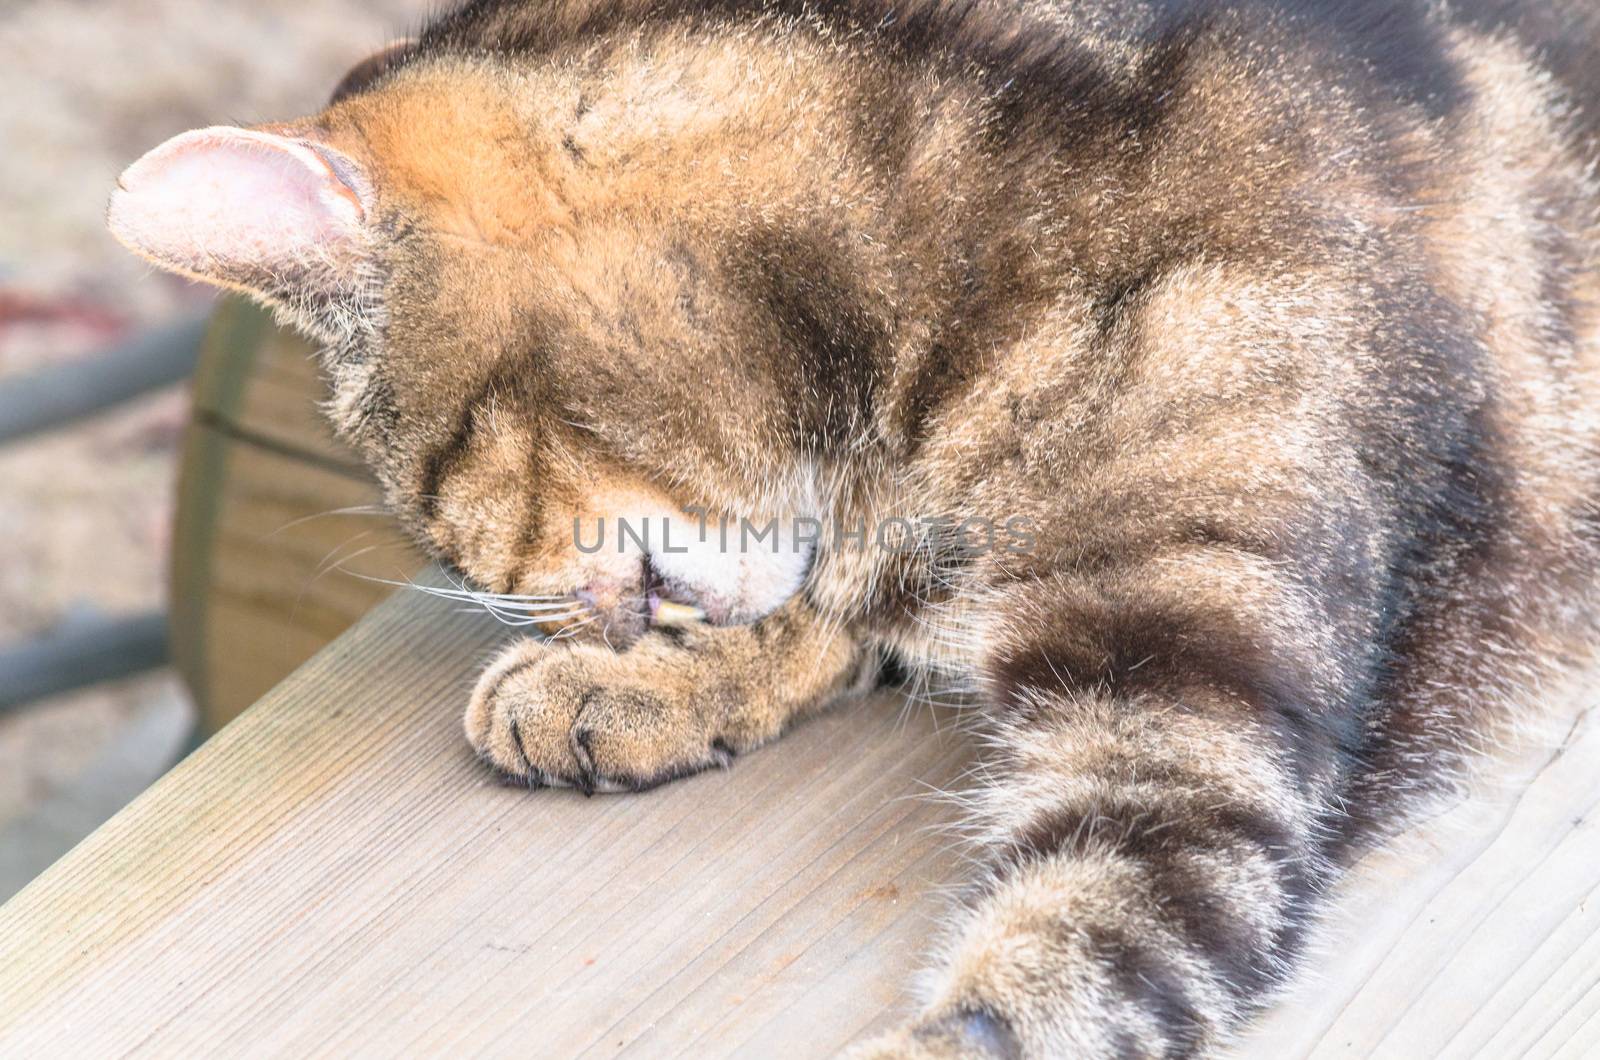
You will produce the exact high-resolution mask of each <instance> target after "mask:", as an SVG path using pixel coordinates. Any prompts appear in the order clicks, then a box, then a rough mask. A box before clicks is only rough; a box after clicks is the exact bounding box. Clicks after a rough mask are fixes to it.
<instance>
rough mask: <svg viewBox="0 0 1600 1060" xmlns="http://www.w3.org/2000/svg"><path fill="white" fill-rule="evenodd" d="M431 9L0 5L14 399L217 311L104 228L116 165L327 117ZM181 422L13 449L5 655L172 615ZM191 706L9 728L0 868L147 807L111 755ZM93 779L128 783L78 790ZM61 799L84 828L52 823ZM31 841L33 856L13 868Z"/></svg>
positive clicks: (155, 0)
mask: <svg viewBox="0 0 1600 1060" xmlns="http://www.w3.org/2000/svg"><path fill="white" fill-rule="evenodd" d="M428 6H429V5H428V4H426V3H424V2H422V0H370V2H365V3H359V2H354V0H316V2H315V3H309V4H308V3H304V2H303V0H293V2H292V0H221V2H214V3H203V2H198V0H121V2H119V3H116V4H91V3H86V2H83V0H10V2H0V386H4V385H5V379H6V377H7V376H8V375H14V374H16V373H19V372H24V371H27V370H29V369H31V368H36V367H40V366H43V365H48V364H52V363H59V362H62V361H66V360H69V359H71V358H74V357H79V356H82V355H84V354H85V353H88V352H90V351H93V350H95V349H97V348H99V347H100V346H102V345H104V344H106V343H110V342H115V341H117V340H118V339H120V338H123V337H126V336H129V335H131V334H135V333H137V332H138V331H139V330H141V329H142V328H145V327H148V326H150V325H152V324H154V323H157V322H160V321H162V320H165V319H169V318H171V317H172V316H173V315H175V314H177V313H180V312H182V311H184V310H186V309H193V308H194V307H196V306H199V305H204V304H205V302H206V301H207V300H208V299H209V297H210V295H209V294H208V293H207V292H205V291H202V290H198V289H196V288H195V287H193V286H192V285H188V284H185V283H182V282H180V281H176V280H173V279H171V278H169V277H167V276H164V275H160V274H156V273H154V272H152V271H151V270H150V269H149V268H147V267H146V266H144V265H143V264H141V263H139V262H138V261H136V260H135V259H134V258H133V257H132V256H131V255H129V254H127V253H126V252H124V251H123V250H122V249H121V248H120V247H118V246H117V245H116V244H115V243H114V242H113V240H112V239H111V238H110V236H108V235H107V234H106V233H105V229H104V225H103V222H102V215H103V211H104V207H105V199H106V195H107V193H108V192H109V190H110V188H111V186H112V182H113V181H114V180H115V178H116V175H117V173H118V172H119V171H120V170H121V169H122V168H123V166H125V165H126V164H127V163H128V162H130V161H132V160H133V159H134V158H136V157H137V156H138V155H139V154H140V153H142V152H143V151H144V150H146V149H148V148H149V147H152V146H154V145H155V144H157V143H159V142H160V141H161V140H163V139H165V138H166V137H168V136H171V135H173V134H175V133H178V132H181V131H183V130H185V129H189V128H193V127H196V126H203V125H211V124H219V123H227V122H242V123H249V122H252V121H257V120H268V119H276V118H283V117H288V116H291V115H294V114H299V113H305V112H308V111H311V110H314V109H315V108H316V107H318V106H319V105H320V104H321V102H322V101H323V99H324V98H325V96H326V93H327V91H328V89H329V87H330V86H332V85H333V83H334V82H335V81H336V80H337V78H338V76H339V75H340V74H342V73H343V72H344V70H346V69H347V68H348V67H349V66H350V64H351V63H352V62H354V61H356V60H358V59H359V58H361V57H362V56H363V55H365V54H367V53H368V52H370V51H372V50H373V49H374V48H377V47H379V46H381V45H382V44H384V43H385V42H386V41H388V40H391V39H393V38H394V37H395V36H400V35H403V34H404V33H405V32H406V31H407V30H408V29H409V28H411V27H412V26H413V25H414V24H415V22H416V20H417V19H418V18H419V17H420V16H421V15H422V14H423V13H425V11H426V9H427V7H428ZM186 414H187V406H186V400H185V397H184V395H183V394H182V393H181V392H178V391H173V392H169V393H162V394H157V395H152V396H150V397H148V398H146V399H143V400H141V401H139V402H137V403H134V404H131V405H129V406H127V407H125V408H123V409H120V410H117V411H116V412H114V413H111V414H108V415H106V416H103V417H100V418H99V419H97V420H95V421H93V422H90V423H86V424H81V425H77V426H74V427H72V428H70V429H67V430H63V431H59V432H56V433H53V434H50V435H46V436H41V437H38V438H35V439H30V440H28V441H26V442H23V443H18V444H15V445H12V446H9V447H6V448H4V449H0V541H3V542H5V544H6V546H7V547H6V548H5V549H4V550H3V552H0V644H4V643H5V642H7V641H11V640H14V639H16V638H20V637H26V636H29V635H31V634H35V633H38V632H39V631H42V630H45V629H48V628H49V627H51V626H52V625H54V624H55V623H57V622H59V621H61V620H62V619H63V618H64V617H66V616H68V615H70V614H71V613H72V612H73V611H74V610H75V609H85V608H92V609H97V610H102V611H110V612H123V611H136V610H142V609H146V608H151V607H156V606H159V605H160V603H161V600H162V597H163V595H164V592H165V583H166V578H165V568H166V554H167V547H168V542H169V527H170V515H171V511H172V501H173V498H172V484H173V480H174V477H175V470H176V469H175V467H174V455H175V452H176V447H177V441H178V438H179V435H180V433H181V431H182V426H183V422H184V417H185V416H186ZM178 703H181V692H180V691H179V689H178V687H177V683H176V682H175V681H174V680H173V679H172V678H171V676H170V675H155V676H152V677H147V678H143V679H140V680H136V681H129V682H125V683H123V684H121V685H119V686H112V687H106V688H100V689H93V690H90V691H86V692H82V693H77V694H74V695H71V696H66V697H61V698H60V699H58V700H53V701H50V702H46V703H40V704H35V705H33V706H30V707H29V708H27V709H25V710H23V711H21V712H18V713H16V714H13V715H11V716H9V717H0V844H9V845H10V848H9V849H5V850H0V862H3V863H5V864H9V865H12V866H13V867H14V866H15V865H18V864H24V863H31V861H38V860H40V859H41V858H47V856H53V854H50V852H51V851H55V850H57V848H61V849H64V847H63V846H62V844H63V843H69V842H70V841H71V840H73V839H75V838H77V836H76V835H75V834H72V833H74V832H75V831H76V832H81V831H82V830H84V829H86V828H88V827H91V826H92V824H93V822H94V820H95V819H96V817H97V815H98V816H104V815H105V814H109V813H110V812H113V811H114V810H115V809H116V806H117V803H118V802H119V801H120V800H122V799H125V798H127V797H129V796H130V795H131V794H132V793H133V792H134V791H136V790H137V785H136V784H135V783H134V782H133V779H132V778H135V777H136V776H138V775H140V774H141V770H142V771H143V773H147V774H148V775H149V777H151V778H153V777H154V776H155V775H157V774H158V773H159V771H160V768H161V765H162V763H161V762H160V761H159V760H151V761H146V762H132V763H129V762H118V761H115V759H116V756H115V751H116V744H117V741H118V740H119V739H121V738H122V734H125V733H152V732H157V731H158V730H159V732H160V733H163V734H165V733H167V730H169V729H171V728H172V725H171V718H172V717H173V715H174V710H175V709H176V708H175V707H174V704H178ZM151 718H158V719H161V720H160V721H159V723H157V722H152V721H150V719H151ZM164 741H165V742H164ZM128 742H129V746H130V748H132V750H130V751H129V752H128V753H129V754H142V755H145V756H146V757H150V756H155V758H157V759H158V758H159V757H160V755H163V754H168V753H170V747H168V744H170V743H171V741H170V740H169V739H167V737H166V736H164V735H163V736H159V737H156V736H147V737H141V738H138V739H133V738H130V739H129V741H128ZM163 748H165V750H163ZM108 763H113V764H112V765H108ZM91 767H93V768H94V769H99V770H102V771H104V772H105V773H106V774H107V775H108V776H110V775H113V774H114V775H115V776H116V778H117V782H116V783H114V784H111V783H108V784H106V785H103V786H102V788H103V789H104V790H100V789H96V790H95V791H94V792H92V793H91V795H89V796H84V795H83V790H84V789H83V783H84V779H85V778H84V774H85V772H86V771H90V770H91ZM69 795H70V797H71V799H69V801H71V800H76V801H75V802H74V803H73V805H74V808H73V810H72V812H70V813H61V812H57V811H59V809H60V804H61V802H62V800H63V799H64V798H67V797H68V796H69ZM85 798H87V799H88V802H89V804H88V805H86V804H85V803H84V799H85ZM95 799H99V800H100V802H99V803H95V802H94V800H95ZM52 800H54V801H52ZM30 814H32V815H34V817H35V818H37V819H36V820H32V821H30V819H29V815H30ZM41 821H44V822H46V824H40V822H41ZM49 822H56V823H49ZM46 825H48V826H46ZM19 836H23V837H26V838H18V837H19ZM23 843H27V844H31V845H32V847H33V848H34V849H31V850H30V851H20V852H19V850H18V849H17V847H18V844H23ZM3 876H4V873H3V872H0V877H3ZM3 883H4V880H3V879H0V897H3V896H4V893H3V892H4V886H3Z"/></svg>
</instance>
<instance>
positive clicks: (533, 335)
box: [109, 46, 860, 637]
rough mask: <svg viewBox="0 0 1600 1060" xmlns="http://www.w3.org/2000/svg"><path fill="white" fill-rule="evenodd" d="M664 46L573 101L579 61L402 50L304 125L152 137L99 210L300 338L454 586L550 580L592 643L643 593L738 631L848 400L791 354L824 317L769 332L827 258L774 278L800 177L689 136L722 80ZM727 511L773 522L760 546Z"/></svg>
mask: <svg viewBox="0 0 1600 1060" xmlns="http://www.w3.org/2000/svg"><path fill="white" fill-rule="evenodd" d="M645 59H648V60H650V61H654V62H657V63H659V62H660V61H662V60H661V57H660V56H659V55H658V56H654V57H648V56H647V57H645ZM645 59H639V58H638V57H631V58H630V57H629V56H627V55H618V56H611V57H609V58H604V59H593V58H591V62H592V63H595V64H600V65H604V64H605V63H613V64H625V63H628V62H635V61H645ZM684 61H685V63H689V64H691V65H690V66H686V68H685V75H684V76H682V77H680V78H678V80H677V81H676V87H675V88H674V89H672V90H671V91H672V92H676V93H678V94H679V95H680V96H681V98H668V97H667V96H661V97H657V98H650V99H634V100H632V101H630V100H628V99H626V98H620V97H617V96H611V97H606V98H602V99H597V100H591V99H589V98H586V96H585V90H584V80H583V78H582V77H580V76H575V75H574V76H555V75H554V74H549V75H547V74H545V73H541V72H540V71H537V70H534V71H529V70H521V69H516V68H513V67H511V66H509V65H505V64H502V63H499V62H496V61H492V60H489V59H485V58H483V57H474V56H462V55H455V56H449V55H446V56H437V55H429V54H419V53H417V52H416V50H415V49H414V48H411V47H410V46H400V47H399V48H397V49H394V50H392V51H391V52H388V53H386V54H385V55H383V56H381V57H379V58H378V59H375V60H374V61H373V62H372V63H369V64H366V66H365V68H364V69H358V71H355V72H353V73H352V76H351V78H348V79H347V82H346V84H345V85H344V86H342V87H341V90H340V92H339V93H337V94H336V96H335V99H334V101H333V102H332V103H331V105H330V106H329V107H328V108H327V109H326V110H324V111H323V112H321V113H319V114H317V115H315V116H313V117H310V118H306V119H304V120H299V121H291V122H285V123H279V124H270V125H263V126H257V127H253V128H235V127H214V128H207V129H200V130H196V131H193V132H189V133H185V134H183V135H181V136H178V137H176V138H174V139H172V140H169V141H168V142H166V143H164V144H162V145H160V146H159V147H157V148H155V149H154V150H152V151H151V152H149V153H148V154H146V155H145V156H144V157H143V158H141V159H139V160H138V161H137V162H135V163H134V164H133V165H132V166H130V167H129V168H128V169H127V171H126V172H125V173H124V174H123V175H122V177H121V178H120V179H119V181H118V186H117V189H116V191H115V192H114V193H113V196H112V199H111V205H110V213H109V223H110V227H111V230H112V232H113V233H114V234H115V235H116V236H117V238H118V239H120V240H121V241H122V242H123V243H125V244H126V245H127V246H129V247H130V248H132V249H133V250H135V251H136V252H138V253H139V254H141V255H143V256H145V257H146V258H148V259H149V260H151V261H153V262H154V263H156V264H157V265H159V266H161V267H162V268H165V269H169V270H172V271H175V272H179V273H182V274H184V275H187V276H189V277H192V278H195V279H198V280H202V281H205V282H207V283H211V284H217V285H221V286H225V287H230V288H234V289H237V290H241V291H244V292H247V293H249V294H251V295H253V296H255V297H257V298H259V299H261V300H263V301H265V302H267V303H269V304H271V305H273V306H274V307H276V308H277V309H278V310H279V311H280V312H281V313H282V314H283V315H284V316H285V317H286V318H287V319H288V320H290V321H291V322H293V323H294V324H296V325H297V326H299V327H301V328H302V329H304V330H306V331H307V332H309V333H310V334H312V335H313V336H315V337H316V338H317V339H319V340H320V341H321V342H323V343H324V344H325V345H326V347H327V353H326V367H327V371H328V376H329V379H330V383H331V391H332V393H331V397H330V400H329V403H328V411H329V413H330V416H331V418H332V420H333V422H334V424H335V426H336V428H337V429H338V431H339V432H340V433H341V434H342V435H343V436H344V437H346V438H347V439H349V440H350V441H351V442H352V443H354V444H355V445H356V446H357V447H358V449H359V450H360V451H361V452H362V453H363V454H364V455H365V457H366V458H367V459H368V460H369V461H370V463H371V464H372V466H373V468H374V470H375V471H376V473H377V474H378V476H379V478H380V480H381V481H382V483H383V485H384V488H385V490H386V494H387V499H388V501H389V503H390V505H391V506H392V507H393V508H394V510H395V511H396V513H397V514H398V515H399V516H400V518H401V519H402V520H403V521H404V522H405V523H406V524H407V525H408V526H409V527H410V528H411V529H412V530H413V531H414V532H415V533H416V534H417V535H418V536H419V538H421V539H422V540H423V541H424V542H425V543H426V544H427V545H428V546H430V547H431V548H432V549H433V550H434V551H435V552H436V553H437V554H438V555H439V556H440V557H441V558H442V559H443V560H445V561H447V562H449V563H451V564H453V565H454V566H456V567H457V568H459V569H460V570H461V571H463V572H465V573H466V574H467V575H468V576H469V577H470V578H471V579H472V580H473V581H474V582H476V583H478V584H479V585H480V586H482V587H483V588H485V589H488V590H491V591H494V592H499V593H510V594H524V595H528V596H544V595H556V596H560V595H565V594H569V593H575V594H578V596H579V597H580V598H581V599H583V600H585V601H587V602H590V603H592V604H593V605H594V606H595V607H596V609H598V610H599V611H600V612H602V613H603V614H604V615H605V616H606V618H607V622H608V623H609V625H610V629H611V632H612V635H613V637H615V636H616V635H622V636H624V637H626V636H627V635H628V634H629V633H630V632H632V633H637V632H638V631H639V630H640V629H642V628H643V627H644V625H645V624H647V623H648V621H649V617H650V610H649V608H650V600H651V597H652V594H653V595H654V596H655V597H656V598H657V599H667V600H673V601H677V602H680V603H682V604H686V605H691V606H694V607H698V608H701V609H703V610H704V612H705V613H706V614H707V615H708V617H709V619H710V620H711V621H713V622H723V623H738V622H747V621H751V620H753V619H756V618H758V617H760V616H762V615H764V614H766V613H768V612H770V611H771V610H773V609H774V608H776V607H777V606H778V605H779V604H781V603H782V602H783V601H784V600H785V599H787V598H788V597H790V596H791V595H793V594H794V593H795V592H796V591H797V590H798V589H799V588H800V587H801V585H802V582H803V580H804V578H805V576H806V572H807V569H808V563H809V561H810V558H811V550H810V548H808V547H805V546H804V545H803V544H800V543H797V542H796V541H795V540H793V539H792V536H791V535H792V533H793V527H794V525H795V524H794V523H793V520H794V519H795V517H797V516H805V517H809V516H812V515H819V514H821V513H820V512H816V511H814V510H812V509H813V506H814V505H815V503H816V501H815V493H814V484H813V482H812V477H813V474H814V468H815V464H814V461H813V458H814V456H815V454H816V451H817V447H818V440H819V438H822V437H823V436H825V435H830V434H831V435H832V436H841V435H845V434H849V433H850V431H851V430H852V429H854V428H856V427H859V425H860V424H859V422H858V421H857V420H851V421H850V422H848V423H847V422H846V419H847V418H849V417H858V416H859V415H860V410H859V407H857V406H853V405H852V402H853V401H855V400H856V395H855V394H854V391H853V390H852V389H851V387H852V386H853V381H852V380H850V379H838V378H834V377H829V376H828V375H827V372H829V371H831V372H833V373H835V376H837V374H838V373H841V372H846V371H848V370H849V369H848V368H847V367H846V366H840V365H831V366H830V365H827V364H824V363H819V362H818V361H817V360H816V358H819V357H824V356H825V355H826V353H827V351H826V350H823V351H821V352H817V351H815V350H814V347H815V346H816V345H817V343H816V342H815V339H816V334H817V333H818V332H819V331H826V330H828V329H833V328H836V327H840V326H843V325H844V324H845V323H848V321H839V320H815V319H810V318H809V317H807V316H806V313H805V312H802V313H801V315H800V316H799V317H796V316H795V311H794V310H793V308H792V307H793V305H795V304H796V301H795V298H793V297H791V295H792V293H793V292H791V291H789V290H788V289H787V288H788V287H791V286H794V285H800V286H801V287H802V288H803V289H804V290H828V289H829V288H828V285H829V284H835V285H837V284H838V283H840V282H843V281H841V280H840V279H839V277H837V276H836V275H835V273H837V272H838V271H839V266H838V264H837V263H836V262H834V261H831V260H829V259H828V258H827V257H826V256H825V255H818V254H811V255H810V256H809V257H806V256H805V255H802V256H801V259H798V260H804V261H805V262H806V265H807V268H806V269H805V270H803V271H805V272H806V273H807V274H806V275H803V276H797V275H792V274H791V273H790V272H783V271H779V269H777V268H776V267H774V266H773V264H772V263H773V262H774V261H776V260H779V259H780V258H782V259H783V260H786V261H788V260H797V259H796V258H795V257H794V255H793V254H790V253H789V252H790V251H794V250H795V249H796V247H797V246H798V245H799V243H803V242H804V239H803V237H797V236H795V234H794V231H795V230H794V228H793V227H792V226H790V225H789V224H788V222H787V221H786V220H784V217H785V214H784V210H785V206H784V201H783V197H784V195H785V194H786V192H785V190H784V189H785V188H789V187H792V186H793V185H794V184H795V183H796V181H797V180H804V179H806V174H805V173H804V169H803V166H800V165H798V164H797V163H795V162H794V160H793V159H789V160H788V161H784V155H783V147H782V145H774V144H770V143H768V142H766V140H767V139H768V138H758V137H756V136H755V135H754V134H752V135H751V136H750V137H749V138H748V139H747V140H743V141H741V140H740V139H739V137H738V135H737V134H730V132H729V129H728V125H727V123H726V121H723V122H722V123H721V124H720V125H717V126H715V127H713V126H712V125H711V124H709V123H710V122H711V119H710V118H709V117H707V115H708V114H711V113H713V112H716V111H717V108H718V107H719V106H723V105H724V104H726V103H727V101H728V100H729V99H735V97H737V95H738V91H739V86H737V85H731V84H730V85H718V84H715V83H711V82H710V81H707V80H701V81H697V80H696V77H697V76H700V75H697V74H696V73H695V71H696V70H698V69H701V68H699V67H693V66H692V63H693V60H692V59H691V58H686V59H685V60H684ZM610 76H611V77H612V80H613V83H614V82H615V78H616V72H615V71H612V72H611V74H610ZM703 76H704V78H711V77H712V75H711V74H710V73H705V74H704V75H703ZM719 93H720V95H719ZM669 95H670V93H669ZM725 97H726V98H725ZM673 123H676V124H675V125H673ZM701 123H707V124H706V125H705V127H704V128H702V127H701ZM667 126H671V127H670V128H669V127H667ZM780 164H781V165H782V171H781V172H780V171H779V169H777V168H774V167H777V166H779V165H780ZM729 201H735V202H738V203H740V204H741V206H740V208H739V209H736V210H727V209H723V208H721V207H720V206H718V205H717V204H718V203H727V202H729ZM785 255H788V256H787V257H785ZM785 268H787V266H785ZM801 297H802V303H801V304H802V308H803V293H802V296H801ZM808 328H809V329H810V330H809V331H807V330H806V329H808ZM702 507H703V508H704V509H705V510H706V511H707V513H708V516H707V523H708V525H707V526H706V532H704V533H702V532H701V527H702V518H701V514H700V509H701V508H702ZM724 518H725V519H728V520H730V525H731V526H732V527H733V528H734V531H735V532H734V533H733V534H731V535H729V536H730V538H731V540H726V541H725V540H723V535H721V534H719V532H718V522H719V520H720V519H724ZM602 519H603V520H604V521H605V523H604V531H603V534H602V532H601V530H600V521H601V520H602ZM619 519H625V520H627V521H628V522H629V524H630V529H631V530H632V531H633V533H632V534H619V527H618V520H619ZM646 519H648V520H649V531H648V533H649V542H648V547H641V543H640V533H639V531H640V530H641V528H642V527H644V525H645V523H644V520H646ZM746 519H748V520H750V523H751V525H752V526H754V527H756V528H758V529H761V528H764V527H765V526H766V525H767V523H768V521H770V520H773V519H776V520H777V521H778V526H779V542H778V546H777V548H776V550H774V548H773V547H772V545H771V544H770V542H771V540H772V539H771V538H770V537H765V536H761V537H757V538H756V541H755V543H754V544H752V543H751V542H750V540H749V538H748V536H747V535H741V534H740V533H738V530H739V528H740V523H739V520H746ZM663 520H668V521H670V523H671V529H670V531H669V532H670V534H671V539H670V540H669V541H663V540H662V537H663V526H662V521H663ZM619 538H621V539H622V540H621V541H620V543H619ZM741 538H743V539H742V540H741ZM596 540H600V541H601V542H602V544H601V547H599V548H598V549H596V548H594V545H595V542H596ZM580 543H581V545H582V547H579V546H580Z"/></svg>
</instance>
